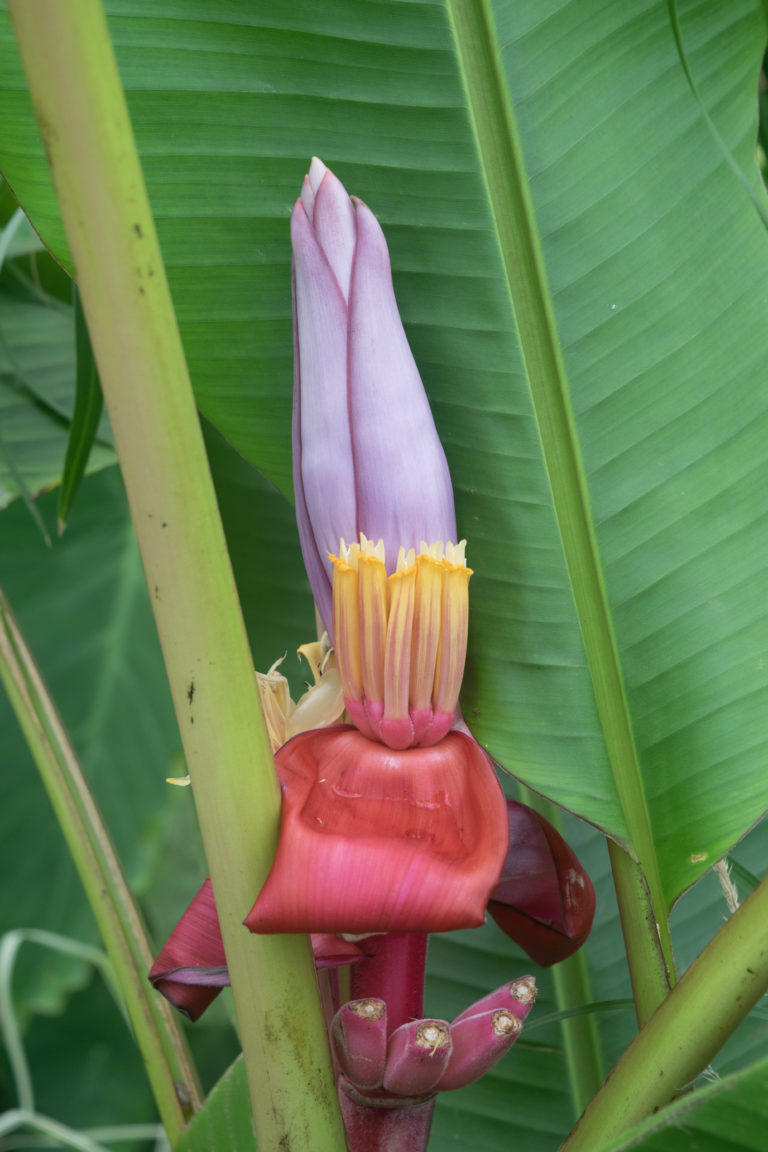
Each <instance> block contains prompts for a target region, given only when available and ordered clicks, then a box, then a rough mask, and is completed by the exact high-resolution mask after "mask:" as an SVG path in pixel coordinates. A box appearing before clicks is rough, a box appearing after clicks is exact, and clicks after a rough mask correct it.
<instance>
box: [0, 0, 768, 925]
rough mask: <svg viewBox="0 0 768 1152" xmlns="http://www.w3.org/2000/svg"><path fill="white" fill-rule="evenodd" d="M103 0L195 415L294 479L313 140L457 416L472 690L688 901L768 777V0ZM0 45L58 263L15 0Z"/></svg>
mask: <svg viewBox="0 0 768 1152" xmlns="http://www.w3.org/2000/svg"><path fill="white" fill-rule="evenodd" d="M106 7H107V11H108V15H109V19H110V28H111V30H112V34H113V38H114V42H115V45H116V50H117V54H118V60H119V64H120V68H121V72H122V76H123V80H124V84H125V87H126V90H127V94H128V100H129V106H130V110H131V114H132V117H133V122H134V127H135V131H136V135H137V139H138V144H139V149H140V152H141V154H142V158H143V163H144V167H145V172H146V178H147V182H148V186H149V192H150V197H151V200H152V203H153V208H154V211H155V213H156V216H157V219H158V226H159V230H160V238H161V243H162V246H163V251H164V254H165V258H166V260H167V263H168V267H169V273H170V278H171V286H172V290H173V294H174V300H175V303H176V307H177V310H178V314H179V318H180V322H181V328H182V334H183V338H184V342H185V347H186V351H187V355H188V357H189V362H190V368H191V372H192V378H193V382H194V386H195V390H196V394H197V397H198V401H199V404H200V407H201V410H202V411H203V413H204V414H205V415H206V416H207V418H208V419H209V420H210V421H211V422H212V423H213V424H214V425H215V426H216V427H217V428H218V430H219V431H220V432H221V433H222V434H223V435H224V436H225V437H227V438H228V439H230V440H231V442H232V443H233V444H234V445H235V446H236V448H237V449H238V450H239V451H240V452H241V453H242V454H243V455H244V456H245V457H246V459H247V460H249V461H250V462H252V463H253V464H255V465H256V466H257V467H259V468H260V469H261V470H262V471H263V472H264V473H265V474H266V475H267V476H269V477H270V479H271V480H272V481H273V482H274V483H275V484H277V485H278V486H279V487H281V488H282V489H283V490H285V491H287V490H288V488H289V455H290V444H289V435H288V427H289V409H290V377H291V369H290V348H291V341H290V316H289V314H290V303H289V301H290V290H289V249H288V229H287V218H288V213H289V210H290V206H291V203H292V201H293V199H294V198H295V196H296V194H297V192H298V190H299V187H300V182H301V178H302V175H303V173H304V171H305V170H306V167H307V163H308V159H309V157H310V156H311V155H312V153H318V154H320V155H321V156H322V158H323V159H324V160H325V161H326V163H328V164H329V165H331V166H332V167H333V168H334V170H335V171H336V172H337V173H338V175H339V176H340V177H341V178H342V179H343V180H344V181H345V183H346V185H347V186H348V188H349V189H350V190H351V191H352V192H354V193H356V194H357V195H360V196H361V197H362V198H363V199H365V200H366V201H367V202H368V203H369V204H370V205H371V207H372V208H373V209H374V210H375V211H376V212H377V214H378V215H379V217H380V219H381V220H382V223H383V225H384V228H385V231H386V233H387V236H388V238H389V242H390V246H391V250H392V258H393V267H394V276H395V286H396V291H397V294H398V298H399V301H400V304H401V308H402V312H403V316H404V320H405V323H406V327H407V330H408V333H409V336H410V339H411V341H412V344H413V348H414V352H415V354H416V358H417V361H418V363H419V364H420V367H421V369H422V372H423V376H424V380H425V383H426V386H427V389H428V392H429V394H430V397H431V400H432V404H433V409H434V412H435V417H436V421H437V424H438V428H439V431H440V433H441V435H442V437H443V440H444V443H445V445H446V451H447V453H448V457H449V462H450V464H451V468H452V473H453V477H454V482H455V486H456V492H457V504H458V514H459V522H460V530H461V532H462V533H463V534H465V535H466V536H467V538H468V540H469V547H470V556H471V564H472V566H473V568H474V569H475V572H476V576H475V578H474V581H473V600H472V634H471V646H470V654H469V663H468V674H467V679H466V690H465V696H464V705H465V712H466V715H467V718H468V720H469V722H470V724H471V725H472V727H473V729H474V730H475V732H476V733H477V735H478V736H479V738H480V739H481V740H482V741H483V742H484V743H485V744H486V745H488V746H489V748H490V749H491V750H492V752H493V753H494V754H495V755H496V756H497V757H498V758H499V759H500V760H501V761H502V762H503V763H505V764H506V766H507V767H508V768H509V769H510V770H511V771H513V772H514V773H515V774H516V775H518V776H519V777H520V778H522V779H524V780H525V781H526V782H528V783H529V784H530V785H531V786H532V787H533V788H534V789H536V790H538V791H541V792H543V793H545V794H547V795H549V796H551V797H552V798H553V799H555V800H556V801H557V802H558V803H560V804H562V805H564V806H566V807H568V808H570V809H572V810H573V811H575V812H577V813H579V814H580V815H582V816H583V817H584V818H585V819H587V820H589V821H591V822H593V823H594V824H596V825H598V826H599V827H601V828H604V829H605V830H606V831H607V832H608V833H609V834H610V835H612V836H613V837H615V838H616V839H618V840H620V841H621V842H623V843H625V844H626V845H627V846H628V847H629V849H630V850H631V851H633V852H634V853H635V854H637V855H639V856H640V857H641V859H642V861H643V863H644V865H645V866H646V868H647V869H648V870H649V871H654V870H655V869H656V868H658V871H659V873H660V876H661V880H662V887H663V892H664V897H665V899H666V900H667V901H668V902H669V903H671V902H672V901H673V900H674V899H675V898H676V897H677V896H678V895H679V893H680V892H682V891H683V890H684V889H685V888H686V887H688V886H689V885H690V884H691V883H693V881H695V879H696V878H697V877H698V876H700V875H701V874H702V872H703V871H704V870H705V869H706V868H707V867H708V866H709V865H711V863H712V862H713V861H714V860H716V859H717V858H718V857H720V856H722V855H723V853H724V852H725V851H726V850H727V849H728V847H729V846H730V845H731V844H733V843H734V841H736V840H737V839H738V838H739V837H740V836H742V835H743V834H744V832H745V831H746V830H747V829H748V828H749V827H750V826H751V825H752V824H753V823H754V822H755V821H756V820H757V819H758V818H759V816H760V815H761V813H762V812H763V811H764V810H765V808H766V807H767V806H768V787H767V785H766V773H765V766H764V765H765V755H764V751H763V749H764V744H765V719H764V718H765V715H766V702H767V699H766V697H767V692H766V689H767V683H766V681H767V679H768V665H767V664H766V660H765V650H766V644H767V642H768V631H767V630H766V622H765V610H764V591H763V585H764V576H763V573H764V571H765V568H766V563H767V562H768V537H767V536H766V533H765V531H764V528H763V522H764V517H765V512H766V504H767V503H768V483H766V480H767V479H768V477H767V475H766V473H767V471H768V462H767V461H766V453H765V448H764V445H765V443H766V431H768V427H767V425H768V421H767V419H766V407H767V404H766V401H767V399H768V391H767V390H766V388H765V386H764V384H763V382H762V364H763V355H762V353H763V343H764V333H765V330H766V324H765V320H766V302H765V292H764V282H765V265H766V254H767V252H768V238H767V237H766V235H765V229H764V224H763V219H762V216H764V215H765V205H764V192H763V188H762V185H761V182H760V178H759V174H758V170H757V166H756V162H755V156H754V141H755V135H756V92H757V78H758V72H759V65H760V59H761V55H762V51H763V47H764V42H765V33H766V26H765V16H764V12H763V9H762V6H761V4H760V2H759V0H733V2H732V3H729V4H728V5H722V4H718V3H715V2H714V0H712V2H708V3H703V4H702V3H694V2H693V0H685V2H681V3H679V4H674V3H670V4H669V5H665V4H662V3H659V2H651V0H630V2H629V3H627V4H623V5H618V6H612V7H606V6H605V5H604V4H602V3H600V2H599V0H578V2H577V0H571V2H568V3H560V2H558V3H554V2H553V0H543V2H542V0H515V2H514V3H501V2H498V3H496V4H494V3H490V2H489V3H476V4H469V3H466V2H461V0H446V2H445V3H441V2H435V3H411V4H407V5H404V4H401V3H395V2H386V0H384V2H381V3H376V4H366V5H360V4H358V3H356V2H355V0H328V2H327V3H324V4H322V5H316V4H313V3H299V4H296V3H293V2H291V3H287V2H283V3H280V2H278V3H275V2H270V3H266V2H263V3H255V4H251V5H248V6H246V7H243V6H237V5H234V6H233V5H216V6H214V7H212V6H211V5H210V4H209V3H205V2H204V0H190V2H188V3H185V4H183V5H180V4H178V3H175V2H173V0H157V2H154V0H153V2H152V3H149V2H148V0H109V3H107V5H106ZM0 75H2V77H3V81H2V91H1V92H0V166H1V167H2V170H3V173H4V175H5V177H6V179H7V180H8V182H9V184H10V185H11V187H12V188H13V189H14V192H15V193H16V195H17V196H18V198H19V201H20V202H21V203H22V204H23V206H24V208H25V210H26V211H27V212H28V214H29V216H30V219H31V220H32V222H33V224H34V225H35V227H36V228H37V229H38V230H39V232H40V234H41V235H42V236H43V238H44V239H45V241H46V243H47V244H49V245H50V247H51V248H52V250H53V251H54V253H55V254H56V255H57V256H58V257H59V258H60V259H61V260H62V261H64V262H66V260H67V252H66V247H65V244H64V241H63V236H62V229H61V224H60V221H59V219H58V214H57V210H56V206H55V199H54V196H53V191H52V188H51V184H50V180H49V177H48V174H47V170H46V168H45V164H44V157H43V151H42V147H41V145H40V142H39V139H38V136H37V130H36V128H35V124H34V119H33V115H32V110H31V107H30V104H29V100H28V97H27V95H26V91H25V86H24V79H23V75H22V72H21V68H20V65H19V63H18V59H17V57H16V53H15V47H14V44H13V38H12V32H11V29H10V26H9V22H8V21H7V19H3V21H2V22H0Z"/></svg>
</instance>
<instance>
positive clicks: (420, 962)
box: [350, 932, 427, 1031]
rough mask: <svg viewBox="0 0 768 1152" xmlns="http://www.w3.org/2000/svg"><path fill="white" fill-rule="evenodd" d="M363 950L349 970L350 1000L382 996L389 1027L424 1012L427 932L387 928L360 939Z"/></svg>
mask: <svg viewBox="0 0 768 1152" xmlns="http://www.w3.org/2000/svg"><path fill="white" fill-rule="evenodd" d="M361 947H362V948H363V949H364V950H365V952H366V953H367V956H366V958H365V959H364V960H360V961H358V963H357V964H354V965H353V966H352V968H351V970H350V999H351V1000H369V999H379V1000H384V1001H385V1003H386V1005H387V1019H388V1025H389V1029H390V1031H394V1030H395V1029H396V1028H399V1027H400V1025H401V1024H408V1023H410V1021H411V1020H418V1019H420V1018H421V1016H423V1014H424V972H425V969H426V964H427V936H426V933H423V932H388V933H387V934H386V935H384V936H369V937H368V939H367V940H364V941H362V942H361Z"/></svg>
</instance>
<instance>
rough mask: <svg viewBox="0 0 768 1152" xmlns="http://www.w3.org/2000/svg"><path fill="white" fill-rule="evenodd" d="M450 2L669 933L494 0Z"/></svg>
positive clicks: (510, 283)
mask: <svg viewBox="0 0 768 1152" xmlns="http://www.w3.org/2000/svg"><path fill="white" fill-rule="evenodd" d="M447 8H448V13H449V17H450V21H451V24H452V30H453V35H454V39H455V44H456V51H457V57H458V62H459V66H460V70H461V75H462V81H463V85H464V90H465V94H466V98H467V107H468V112H469V116H470V121H471V128H472V132H473V135H474V138H475V142H476V147H477V152H478V158H479V163H480V169H481V173H482V176H483V180H484V183H485V187H486V193H487V200H488V207H489V211H490V215H491V219H492V222H493V226H494V229H495V231H496V236H497V239H498V245H499V252H500V256H501V262H502V267H503V270H504V276H505V280H506V284H507V290H508V294H509V299H510V305H511V309H512V313H513V315H514V318H515V323H516V327H517V332H518V336H519V340H520V348H521V353H522V360H523V367H524V370H525V374H526V379H527V381H528V386H529V389H530V393H531V398H532V403H533V410H534V417H535V420H536V424H537V428H538V432H539V437H540V440H541V445H542V452H543V458H544V464H545V467H546V470H547V476H548V480H549V485H550V490H551V493H552V501H553V506H554V512H555V517H556V522H557V526H558V530H559V533H560V538H561V541H562V547H563V553H564V557H565V561H566V565H567V569H568V574H569V579H570V584H571V589H572V594H573V597H574V601H575V606H576V613H577V617H578V621H579V625H580V629H581V633H582V637H583V642H584V647H585V652H586V657H587V662H588V666H589V669H590V674H591V678H592V685H593V691H594V695H595V701H596V705H597V710H598V715H599V718H600V723H601V726H602V730H603V736H604V740H605V744H606V749H607V752H608V757H609V761H610V765H611V771H612V775H613V780H614V783H615V787H616V795H617V799H618V802H619V807H620V809H621V813H622V816H623V822H624V827H623V828H620V827H616V828H612V829H607V831H608V832H609V833H610V834H611V835H612V836H613V837H614V838H615V839H617V840H618V841H619V842H623V843H625V846H626V847H627V848H628V849H629V851H630V852H631V853H632V855H634V856H636V858H637V859H638V860H639V862H640V863H641V866H642V868H643V871H644V872H645V876H646V879H647V883H648V887H649V890H650V894H651V898H652V901H653V906H654V908H655V909H657V910H658V911H657V919H658V920H659V921H660V922H661V925H662V926H661V931H662V938H663V937H664V933H665V931H666V908H665V901H664V897H663V888H662V884H661V875H660V870H659V863H658V857H657V854H656V849H655V844H654V839H653V833H652V827H651V818H650V812H649V809H648V804H647V799H646V795H645V788H644V783H643V777H642V772H641V768H640V762H639V758H638V755H637V749H636V746H635V741H634V736H633V731H632V722H631V715H630V711H629V706H628V702H627V697H626V692H625V688H624V682H623V674H622V668H621V661H620V658H619V653H618V647H617V643H616V637H615V632H614V627H613V619H612V612H611V608H610V604H609V601H608V596H607V592H606V587H605V581H604V577H603V573H602V565H601V560H600V553H599V548H598V544H597V539H596V534H595V527H594V520H593V516H592V511H591V506H590V500H589V494H588V489H587V481H586V476H585V472H584V467H583V463H582V459H581V450H580V445H579V439H578V433H577V430H576V426H575V422H574V417H573V412H572V409H571V403H570V395H569V388H568V378H567V374H566V371H565V366H564V364H563V360H562V355H561V352H560V346H559V340H558V330H557V322H556V319H555V314H554V308H553V304H552V297H551V293H550V290H549V285H548V282H547V274H546V269H545V265H544V259H543V255H542V250H541V244H540V238H539V234H538V229H537V226H536V217H535V212H534V208H533V204H532V199H531V194H530V188H529V185H528V180H527V175H526V171H525V164H524V160H523V155H522V148H521V144H520V139H519V136H518V132H517V126H516V122H515V114H514V109H513V107H512V104H511V101H510V98H509V93H508V89H507V85H506V80H505V76H504V70H503V64H502V61H501V56H500V51H499V46H498V37H497V35H496V29H495V25H494V19H493V15H492V13H491V10H490V6H489V4H488V3H487V0H447ZM665 943H666V941H665ZM666 950H667V949H666V947H665V951H666Z"/></svg>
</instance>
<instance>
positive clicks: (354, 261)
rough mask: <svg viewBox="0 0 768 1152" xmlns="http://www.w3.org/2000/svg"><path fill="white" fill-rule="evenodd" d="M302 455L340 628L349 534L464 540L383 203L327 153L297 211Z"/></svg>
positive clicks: (391, 540)
mask: <svg viewBox="0 0 768 1152" xmlns="http://www.w3.org/2000/svg"><path fill="white" fill-rule="evenodd" d="M291 240H292V244H293V258H294V259H293V281H294V412H293V460H294V490H295V497H296V516H297V521H298V527H299V537H300V540H301V547H302V552H303V555H304V563H305V566H306V569H307V573H308V575H309V581H310V584H311V586H312V592H313V594H314V597H315V602H316V603H317V606H318V609H319V611H320V615H321V617H322V619H323V623H324V625H325V628H326V629H327V630H328V633H329V634H331V635H332V627H333V622H332V609H331V603H332V597H331V586H332V569H331V562H330V560H329V556H330V555H332V554H337V553H338V550H339V541H340V540H341V539H342V538H343V539H345V540H349V541H355V540H358V539H359V537H360V533H361V532H362V533H364V534H365V535H366V536H367V537H368V538H369V539H370V540H373V541H378V540H381V541H382V542H383V547H384V550H385V552H386V557H387V562H388V564H389V565H390V567H389V569H388V571H389V572H390V573H391V572H392V571H394V567H395V565H396V562H397V557H398V553H399V550H400V548H401V547H402V548H404V549H405V551H406V552H408V550H409V549H411V548H413V549H415V550H416V551H418V549H419V547H420V545H421V541H422V540H425V541H427V542H428V543H432V542H433V541H437V540H442V541H446V542H447V541H449V540H450V541H455V540H456V520H455V513H454V506H453V491H452V489H451V479H450V475H449V473H448V465H447V463H446V460H445V454H444V452H443V449H442V446H441V444H440V440H439V439H438V436H437V432H436V430H435V426H434V423H433V420H432V413H431V411H430V408H429V403H428V401H427V397H426V395H425V392H424V389H423V386H422V383H421V378H420V377H419V372H418V369H417V367H416V364H415V361H414V359H413V355H412V354H411V350H410V348H409V346H408V341H407V339H406V336H405V332H404V330H403V325H402V322H401V320H400V315H399V313H398V309H397V303H396V301H395V295H394V290H393V287H392V275H391V270H390V264H389V253H388V251H387V244H386V241H385V239H384V234H383V232H382V230H381V228H380V226H379V223H378V221H377V220H376V218H375V216H374V215H373V213H372V212H371V211H370V210H369V209H368V208H367V207H366V206H365V204H363V203H362V202H361V201H360V200H357V199H354V198H353V199H350V197H349V196H348V195H347V193H346V191H345V189H344V187H343V185H342V184H341V183H340V181H339V180H338V179H337V178H336V177H335V176H334V175H333V173H332V172H329V171H328V169H327V168H326V167H325V165H324V164H323V163H322V162H321V161H320V160H318V159H317V158H315V159H313V161H312V164H311V166H310V169H309V174H308V176H307V177H306V178H305V180H304V185H303V187H302V191H301V197H300V199H299V200H298V201H297V202H296V206H295V207H294V210H293V215H292V217H291Z"/></svg>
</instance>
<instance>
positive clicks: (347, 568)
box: [331, 540, 363, 700]
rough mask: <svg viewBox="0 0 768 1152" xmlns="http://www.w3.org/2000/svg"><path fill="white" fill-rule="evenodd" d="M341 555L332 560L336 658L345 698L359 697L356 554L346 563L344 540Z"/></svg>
mask: <svg viewBox="0 0 768 1152" xmlns="http://www.w3.org/2000/svg"><path fill="white" fill-rule="evenodd" d="M339 551H340V552H341V554H342V556H345V557H346V559H340V558H339V557H338V556H331V560H332V561H333V619H334V642H335V647H336V660H337V664H338V669H339V676H340V678H341V687H342V691H343V692H344V699H345V700H362V698H363V673H362V668H361V664H360V597H359V595H358V586H357V585H358V581H357V564H356V560H357V557H356V556H355V557H354V562H353V563H349V550H348V549H347V548H346V546H345V544H344V541H343V540H342V542H341V548H340V549H339Z"/></svg>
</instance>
